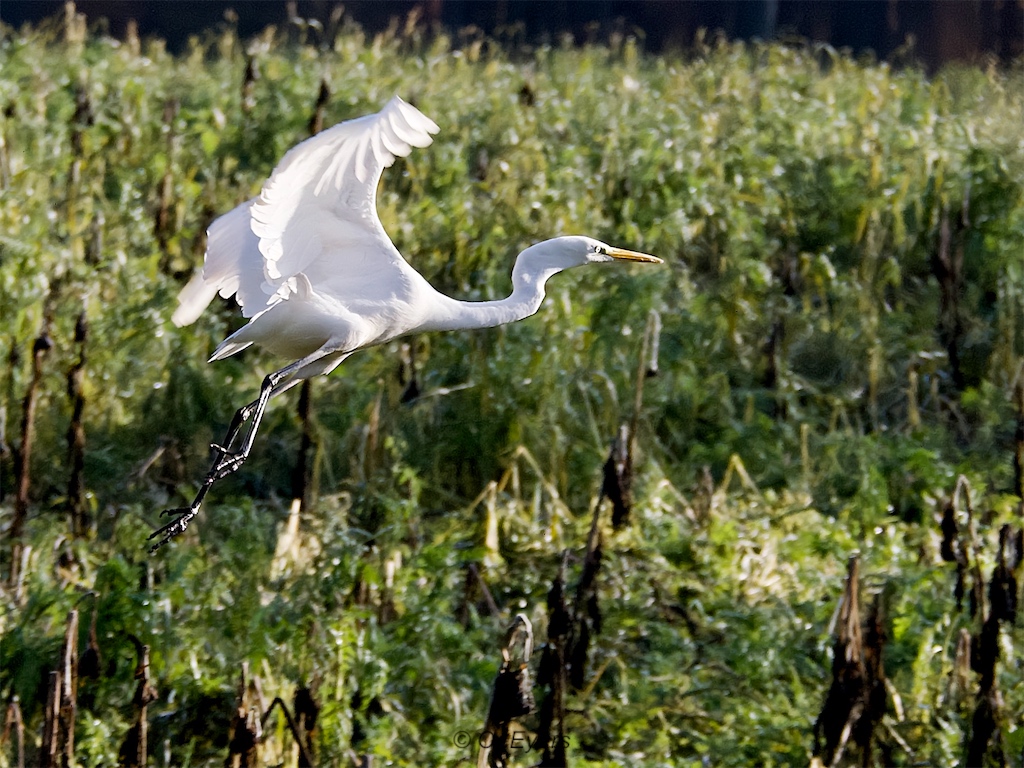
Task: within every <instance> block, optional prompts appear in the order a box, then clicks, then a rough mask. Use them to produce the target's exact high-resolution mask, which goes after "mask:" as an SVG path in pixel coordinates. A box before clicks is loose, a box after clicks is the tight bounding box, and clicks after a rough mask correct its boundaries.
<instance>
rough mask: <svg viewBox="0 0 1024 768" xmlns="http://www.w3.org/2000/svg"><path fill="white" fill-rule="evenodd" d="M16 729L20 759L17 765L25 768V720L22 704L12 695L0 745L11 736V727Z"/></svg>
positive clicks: (15, 736)
mask: <svg viewBox="0 0 1024 768" xmlns="http://www.w3.org/2000/svg"><path fill="white" fill-rule="evenodd" d="M12 728H13V729H14V738H15V740H16V741H17V745H18V746H17V750H18V759H17V762H16V763H15V765H16V766H17V768H25V721H24V720H23V719H22V717H21V704H20V703H19V701H18V697H17V696H12V697H11V701H10V703H9V704H8V705H7V714H6V716H5V717H4V732H3V733H2V734H0V746H3V745H4V744H6V743H7V740H8V739H9V738H10V737H11V729H12Z"/></svg>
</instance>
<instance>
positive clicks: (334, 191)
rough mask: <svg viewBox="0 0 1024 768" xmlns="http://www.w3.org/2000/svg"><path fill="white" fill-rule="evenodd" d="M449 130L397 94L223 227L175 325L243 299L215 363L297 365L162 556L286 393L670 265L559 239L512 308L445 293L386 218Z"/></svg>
mask: <svg viewBox="0 0 1024 768" xmlns="http://www.w3.org/2000/svg"><path fill="white" fill-rule="evenodd" d="M438 130H439V129H438V127H437V125H436V124H435V123H434V122H433V121H432V120H430V119H429V118H428V117H426V116H425V115H423V114H422V113H421V112H420V111H419V110H417V109H416V108H415V107H413V106H411V105H409V104H407V103H406V102H404V101H402V99H400V98H398V97H397V96H396V97H394V98H393V99H391V101H390V102H388V104H387V105H386V106H385V107H384V109H382V110H381V111H380V112H378V113H377V114H375V115H367V116H366V117H361V118H358V119H354V120H348V121H346V122H343V123H339V124H338V125H336V126H334V127H333V128H330V129H328V130H326V131H323V132H321V133H320V134H318V135H316V136H314V137H313V138H310V139H307V140H306V141H303V142H302V143H301V144H299V145H297V146H296V147H294V148H292V149H291V150H290V151H289V152H288V153H287V154H286V155H285V156H284V159H282V160H281V162H280V163H279V164H278V166H277V167H276V168H275V169H274V172H273V174H271V176H270V179H269V180H268V181H267V182H266V183H265V184H264V185H263V189H262V191H261V192H260V194H259V197H256V198H253V199H251V200H249V201H247V202H245V203H243V204H242V205H240V206H238V207H237V208H235V209H234V210H232V211H230V212H229V213H226V214H224V215H223V216H221V217H220V218H218V219H217V220H216V221H214V222H213V224H211V225H210V228H209V231H208V233H207V234H208V240H207V248H206V260H205V265H204V267H203V270H202V272H201V273H198V274H197V275H196V276H195V277H194V278H193V279H192V281H191V282H190V283H189V284H188V285H187V286H186V287H185V288H184V290H182V292H181V295H180V296H179V297H178V301H179V306H178V309H177V311H176V312H175V313H174V315H173V318H172V319H173V321H174V323H175V324H177V325H179V326H180V325H187V324H188V323H191V322H193V321H195V320H196V318H198V317H199V315H200V314H201V313H202V311H203V309H204V308H205V307H206V305H207V304H209V302H210V301H211V300H212V299H213V297H214V296H215V295H216V294H217V293H218V292H219V293H220V295H221V296H223V297H224V298H228V297H230V296H232V295H234V296H235V298H236V300H237V301H238V304H239V305H240V306H241V308H242V314H243V316H244V317H247V318H249V323H248V324H247V325H245V326H243V327H242V328H240V329H239V330H238V331H236V332H235V333H233V334H231V335H230V336H229V337H228V338H227V339H225V340H224V341H223V342H221V344H220V346H218V347H217V349H216V350H215V351H214V353H213V356H212V357H211V358H210V360H211V361H213V360H220V359H222V358H225V357H228V356H229V355H233V354H235V353H236V352H240V351H241V350H243V349H245V348H246V347H248V346H250V345H251V344H258V345H260V346H262V347H264V348H266V349H268V350H269V351H270V352H272V353H274V354H276V355H279V356H281V357H284V358H286V359H291V360H294V362H292V363H290V364H289V365H286V366H285V367H284V368H281V369H280V370H278V371H275V372H274V373H271V374H270V375H269V376H267V377H266V378H265V379H264V381H263V385H262V387H261V388H260V394H259V397H258V398H256V400H254V401H253V402H251V403H249V404H248V405H245V406H243V407H242V408H240V409H239V410H238V412H237V413H236V414H235V416H234V419H233V420H232V422H231V426H230V427H229V429H228V434H227V436H226V437H225V438H224V442H223V444H222V445H214V446H213V448H214V451H215V458H214V462H213V466H212V467H211V468H210V471H209V472H208V473H207V475H206V478H205V479H204V481H203V485H202V487H201V488H200V490H199V493H198V495H197V496H196V498H195V500H194V501H193V502H192V504H191V505H190V506H189V507H184V508H178V509H169V510H165V511H164V512H163V513H162V514H172V515H176V518H175V519H174V520H173V521H172V522H171V523H169V524H168V525H166V526H164V527H163V528H160V529H159V530H157V531H155V532H154V533H153V534H152V535H151V536H150V538H151V539H154V538H159V541H158V542H157V543H156V544H155V545H154V546H153V550H156V549H157V548H159V547H160V546H162V545H163V544H165V543H167V542H168V541H169V540H170V539H172V538H173V537H174V536H176V535H178V534H179V533H181V532H182V531H184V530H185V528H186V527H187V526H188V524H189V521H191V520H192V518H194V517H195V516H196V515H197V514H198V513H199V507H200V505H201V504H202V502H203V499H204V497H205V496H206V493H207V492H208V491H209V489H210V487H211V486H212V485H213V483H214V482H216V481H217V480H219V479H221V478H223V477H225V476H227V475H229V474H231V473H232V472H234V471H235V470H237V469H238V468H239V467H240V466H241V465H242V463H243V462H244V461H245V459H246V458H247V457H248V455H249V452H250V450H251V449H252V445H253V441H254V439H255V437H256V431H257V429H258V428H259V425H260V420H261V419H262V417H263V412H264V409H265V408H266V406H267V401H268V400H269V399H270V398H271V397H273V396H274V395H277V394H280V393H281V392H284V391H285V390H287V389H289V388H290V387H292V386H294V385H296V384H298V383H299V382H300V381H302V380H303V379H307V378H310V377H312V376H315V375H317V374H328V373H330V372H331V371H333V370H334V369H335V368H336V367H337V366H338V365H339V364H340V363H341V362H342V361H343V360H344V359H345V358H346V357H348V356H349V355H351V354H352V353H353V352H355V351H356V350H358V349H362V348H364V347H369V346H373V345H375V344H383V343H384V342H387V341H390V340H391V339H394V338H397V337H399V336H404V335H406V334H411V333H418V332H420V331H451V330H457V329H463V328H488V327H491V326H496V325H502V324H504V323H512V322H515V321H516V320H521V319H523V318H524V317H529V316H530V315H532V314H534V313H535V312H536V311H537V310H538V309H539V308H540V305H541V301H542V300H543V299H544V283H545V282H546V281H547V280H548V278H550V277H551V276H552V275H554V274H556V273H558V272H560V271H562V270H563V269H568V268H569V267H576V266H581V265H583V264H594V263H598V262H610V261H616V260H622V261H635V262H648V263H655V264H656V263H660V262H661V259H658V258H655V257H654V256H648V255H647V254H643V253H636V252H634V251H627V250H624V249H621V248H614V247H612V246H610V245H606V244H604V243H602V242H599V241H598V240H594V239H592V238H589V237H581V236H570V237H556V238H554V239H552V240H546V241H544V242H542V243H538V244H536V245H533V246H530V247H529V248H527V249H526V250H525V251H523V252H522V253H520V254H519V257H518V258H517V259H516V262H515V266H514V267H513V268H512V295H511V296H509V297H508V298H507V299H501V300H500V301H479V302H466V301H457V300H455V299H452V298H449V297H448V296H445V295H443V294H441V293H438V292H437V291H436V290H434V289H433V288H432V287H431V286H430V284H429V283H428V282H427V281H426V280H425V279H424V278H423V277H422V276H421V275H420V274H419V273H418V272H416V270H414V269H413V268H412V267H411V266H409V264H408V263H407V262H406V261H405V259H404V258H402V255H401V254H400V253H399V252H398V250H397V249H396V248H395V246H394V245H393V244H392V242H391V239H390V238H389V237H388V235H387V233H386V232H385V231H384V227H383V226H382V225H381V222H380V219H379V218H378V216H377V209H376V198H377V184H378V182H379V180H380V177H381V173H382V172H383V170H384V168H386V167H388V166H390V165H391V164H392V163H394V161H395V158H397V157H405V156H407V155H408V154H409V153H410V152H411V151H412V148H413V147H426V146H428V145H429V144H430V143H431V141H433V139H432V137H431V134H433V133H437V131H438ZM246 422H249V426H248V431H247V432H246V433H245V436H244V438H243V439H242V441H241V444H240V445H239V447H238V448H237V449H235V448H233V445H234V443H235V441H236V439H237V438H238V435H239V433H240V432H241V429H242V426H243V425H244V424H245V423H246Z"/></svg>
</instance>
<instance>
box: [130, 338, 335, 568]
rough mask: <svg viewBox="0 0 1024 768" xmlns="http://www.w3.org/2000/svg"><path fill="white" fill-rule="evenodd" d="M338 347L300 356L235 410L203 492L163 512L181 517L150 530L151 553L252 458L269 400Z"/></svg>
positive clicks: (171, 536) (268, 378) (269, 377)
mask: <svg viewBox="0 0 1024 768" xmlns="http://www.w3.org/2000/svg"><path fill="white" fill-rule="evenodd" d="M337 351H338V349H337V347H333V348H332V347H328V346H324V347H322V348H321V349H318V350H317V351H316V352H314V353H313V354H311V355H308V356H306V357H304V358H302V359H301V360H297V361H296V362H294V363H292V364H291V365H288V366H285V367H284V368H282V369H281V370H279V371H275V372H274V373H272V374H270V375H269V376H267V378H265V379H264V380H263V386H261V387H260V396H259V397H258V398H256V399H255V400H253V401H252V402H251V403H249V404H248V405H243V406H242V407H241V408H239V409H238V410H237V411H236V412H235V416H234V418H232V419H231V425H230V426H229V427H228V433H227V435H225V437H224V444H223V445H217V444H214V445H212V446H211V447H212V448H213V449H214V450H215V451H216V456H215V458H214V460H213V466H212V467H210V471H209V472H207V473H206V477H205V478H204V479H203V484H202V486H201V487H200V488H199V493H197V494H196V497H195V499H194V500H193V501H192V504H190V505H189V506H187V507H177V508H174V509H165V510H164V511H163V512H161V513H160V516H161V517H163V516H164V515H177V517H176V518H175V519H174V520H172V521H171V522H170V523H168V524H167V525H165V526H163V527H162V528H159V529H157V530H155V531H153V533H152V534H150V536H149V539H150V541H152V540H153V539H159V540H158V541H157V543H156V544H154V545H153V546H152V547H150V548H149V551H150V553H153V552H156V551H157V550H158V549H160V547H162V546H163V545H164V544H166V543H167V542H168V541H170V540H171V539H173V538H174V537H175V536H177V535H179V534H181V533H184V531H185V529H186V528H188V524H189V523H190V522H191V521H192V518H194V517H195V516H196V515H198V514H199V507H200V506H201V505H202V503H203V499H205V498H206V494H207V493H209V491H210V488H211V487H212V486H213V484H214V483H215V482H217V481H218V480H220V479H222V478H224V477H227V476H228V475H230V474H231V473H232V472H236V471H238V468H239V467H241V466H242V464H243V463H244V462H245V460H246V459H247V458H249V453H250V451H252V446H253V443H254V442H255V440H256V431H257V430H258V429H259V426H260V422H261V421H262V420H263V414H264V412H265V411H266V409H267V403H268V402H269V401H270V398H271V397H272V396H273V395H275V394H277V393H278V392H283V391H284V390H285V389H288V387H289V386H291V385H292V384H294V383H295V381H294V380H293V379H294V377H295V374H296V373H297V372H298V371H299V370H300V369H302V368H303V367H305V366H307V365H310V364H311V363H315V362H316V361H317V360H320V359H322V358H324V357H327V356H328V355H331V354H334V353H335V352H337ZM250 420H251V421H250ZM247 421H250V424H249V430H248V431H247V432H246V433H245V439H244V440H243V441H242V445H241V447H240V448H239V449H238V450H237V451H234V452H232V450H231V446H232V445H233V444H234V442H235V440H236V438H237V437H238V433H239V432H241V431H242V425H244V424H245V422H247Z"/></svg>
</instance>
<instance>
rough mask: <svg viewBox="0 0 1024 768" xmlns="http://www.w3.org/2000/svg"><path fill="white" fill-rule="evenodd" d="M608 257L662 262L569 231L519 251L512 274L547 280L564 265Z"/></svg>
mask: <svg viewBox="0 0 1024 768" xmlns="http://www.w3.org/2000/svg"><path fill="white" fill-rule="evenodd" d="M605 261H624V262H625V261H639V262H646V263H648V264H661V263H662V261H661V259H659V258H658V257H656V256H648V255H647V254H646V253H637V252H636V251H627V250H626V249H624V248H615V247H614V246H611V245H607V244H606V243H602V242H601V241H600V240H595V239H594V238H592V237H584V236H582V235H568V236H566V237H555V238H552V239H551V240H545V241H544V242H542V243H537V244H536V245H531V246H530V247H529V248H527V249H526V250H525V251H523V252H522V253H521V254H519V259H518V260H517V261H516V266H515V269H514V270H513V272H512V277H513V280H515V278H516V276H517V275H521V276H523V277H525V278H527V279H536V278H537V277H542V279H545V280H546V279H547V278H548V277H550V276H551V275H553V274H555V273H556V272H561V271H562V270H563V269H569V268H570V267H581V266H583V265H584V264H598V263H601V262H605Z"/></svg>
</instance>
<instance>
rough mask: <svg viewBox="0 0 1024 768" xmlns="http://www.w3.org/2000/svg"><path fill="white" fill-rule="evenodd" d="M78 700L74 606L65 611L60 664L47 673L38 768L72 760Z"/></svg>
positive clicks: (69, 763) (65, 766)
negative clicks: (47, 691) (48, 680)
mask: <svg viewBox="0 0 1024 768" xmlns="http://www.w3.org/2000/svg"><path fill="white" fill-rule="evenodd" d="M77 701H78V610H77V609H73V610H72V611H71V612H70V613H69V614H68V623H67V627H66V629H65V631H64V643H63V645H61V649H60V666H59V668H58V669H57V670H55V671H53V672H51V673H50V685H49V693H48V696H47V701H46V712H45V715H44V724H43V745H42V750H41V751H40V754H39V759H40V765H41V766H42V768H57V767H58V766H60V767H61V768H69V766H73V765H74V764H75V714H76V708H77Z"/></svg>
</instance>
